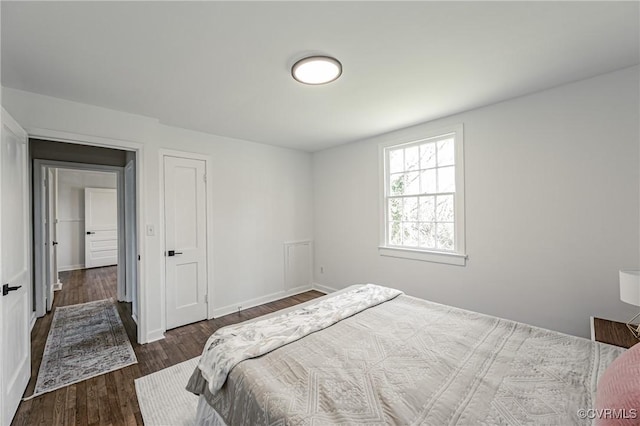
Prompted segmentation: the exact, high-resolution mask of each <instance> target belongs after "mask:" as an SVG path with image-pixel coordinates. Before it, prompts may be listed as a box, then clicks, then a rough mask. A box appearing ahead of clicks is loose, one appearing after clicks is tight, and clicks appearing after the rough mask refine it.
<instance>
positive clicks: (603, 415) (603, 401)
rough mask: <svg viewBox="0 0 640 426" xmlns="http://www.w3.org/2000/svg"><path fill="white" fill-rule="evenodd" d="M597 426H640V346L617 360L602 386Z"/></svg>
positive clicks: (605, 375) (636, 346)
mask: <svg viewBox="0 0 640 426" xmlns="http://www.w3.org/2000/svg"><path fill="white" fill-rule="evenodd" d="M595 408H596V410H595V418H596V425H599V426H609V425H625V426H630V425H640V344H637V345H635V346H632V347H631V349H628V350H627V351H625V352H624V353H623V354H622V355H620V356H619V357H618V358H616V359H615V360H614V361H613V362H612V363H611V364H610V365H609V367H607V369H606V370H605V372H604V374H603V375H602V377H601V378H600V381H599V382H598V390H597V393H596V407H595Z"/></svg>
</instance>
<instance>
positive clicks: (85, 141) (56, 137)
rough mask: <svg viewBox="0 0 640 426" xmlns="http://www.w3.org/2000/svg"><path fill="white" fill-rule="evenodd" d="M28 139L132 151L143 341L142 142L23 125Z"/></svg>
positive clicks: (140, 337) (142, 334)
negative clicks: (134, 156)
mask: <svg viewBox="0 0 640 426" xmlns="http://www.w3.org/2000/svg"><path fill="white" fill-rule="evenodd" d="M25 130H26V132H27V134H28V135H29V137H30V138H35V139H45V140H50V141H54V142H66V143H73V144H76V145H87V146H98V147H103V148H113V149H120V150H124V151H131V152H134V153H135V154H136V159H135V161H136V174H135V177H136V182H135V188H136V197H135V200H136V228H137V230H136V234H137V237H136V242H137V251H138V268H137V271H136V272H137V277H136V278H137V281H136V284H137V285H136V287H137V288H136V294H137V302H138V307H137V312H138V315H137V320H138V323H137V325H138V333H137V335H138V343H140V344H142V343H147V340H148V339H147V337H148V330H147V327H148V326H147V320H146V315H145V314H146V312H147V297H146V296H147V286H146V281H145V277H146V262H145V254H144V252H145V245H144V244H143V241H144V239H143V238H142V235H143V234H142V232H143V229H144V226H143V224H144V223H145V220H146V211H145V208H144V207H145V206H144V203H143V202H142V199H143V198H142V194H144V180H143V176H144V171H145V168H144V166H145V163H146V159H145V150H144V145H143V144H141V143H138V142H133V141H128V140H122V139H111V138H103V137H98V136H91V135H85V134H79V133H70V132H61V131H58V130H51V129H42V128H38V127H27V128H25ZM30 225H31V226H30V229H33V226H34V223H33V218H32V219H31V223H30Z"/></svg>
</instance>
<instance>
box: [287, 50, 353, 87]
mask: <svg viewBox="0 0 640 426" xmlns="http://www.w3.org/2000/svg"><path fill="white" fill-rule="evenodd" d="M341 74H342V64H341V63H340V61H338V60H337V59H335V58H331V57H329V56H309V57H307V58H304V59H300V60H299V61H298V62H296V63H295V64H293V67H291V75H292V76H293V78H295V79H296V80H297V81H299V82H300V83H304V84H326V83H330V82H332V81H334V80H337V79H338V77H340V75H341Z"/></svg>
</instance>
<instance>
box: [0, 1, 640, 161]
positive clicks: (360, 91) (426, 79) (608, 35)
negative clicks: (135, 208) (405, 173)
mask: <svg viewBox="0 0 640 426" xmlns="http://www.w3.org/2000/svg"><path fill="white" fill-rule="evenodd" d="M638 16H639V3H638V2H608V1H607V2H585V3H583V2H494V3H483V2H465V3H463V2H157V3H149V2H128V3H121V2H117V3H114V2H104V3H103V2H64V3H63V2H60V3H58V2H41V3H40V2H6V1H3V2H2V67H3V68H2V84H3V85H4V86H6V87H12V88H16V89H21V90H27V91H31V92H36V93H41V94H45V95H49V96H55V97H59V98H64V99H69V100H73V101H78V102H83V103H88V104H93V105H99V106H103V107H107V108H112V109H117V110H121V111H126V112H131V113H136V114H141V115H145V116H150V117H155V118H158V119H159V120H160V121H161V122H163V123H165V124H168V125H173V126H178V127H184V128H189V129H194V130H199V131H203V132H208V133H213V134H218V135H224V136H229V137H234V138H240V139H246V140H251V141H256V142H263V143H267V144H272V145H279V146H285V147H292V148H298V149H303V150H309V151H314V150H318V149H322V148H326V147H329V146H333V145H337V144H341V143H346V142H350V141H353V140H357V139H362V138H364V137H368V136H372V135H376V134H380V133H384V132H387V131H391V130H394V129H398V128H402V127H406V126H408V125H411V124H416V123H420V122H424V121H428V120H431V119H435V118H438V117H443V116H446V115H450V114H453V113H456V112H460V111H464V110H468V109H471V108H475V107H478V106H481V105H486V104H490V103H494V102H498V101H501V100H504V99H508V98H512V97H515V96H519V95H522V94H526V93H531V92H535V91H538V90H541V89H545V88H549V87H553V86H557V85H560V84H563V83H566V82H570V81H575V80H580V79H583V78H587V77H591V76H594V75H597V74H602V73H605V72H608V71H612V70H615V69H619V68H623V67H627V66H631V65H635V64H638V62H639V61H640V59H639V56H640V54H639V51H640V47H639V29H638V27H639V19H638ZM308 52H317V53H324V54H329V55H333V56H335V57H336V58H338V59H339V60H340V61H341V62H342V64H343V66H344V72H343V75H342V77H341V78H340V79H339V80H338V81H336V82H334V83H332V84H329V85H325V86H306V85H302V84H300V83H297V82H296V81H295V80H293V78H291V76H290V67H291V65H292V64H293V63H294V62H295V61H296V60H297V59H299V58H300V57H302V56H303V55H304V54H305V53H308Z"/></svg>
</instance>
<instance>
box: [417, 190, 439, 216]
mask: <svg viewBox="0 0 640 426" xmlns="http://www.w3.org/2000/svg"><path fill="white" fill-rule="evenodd" d="M418 220H419V221H420V222H433V221H434V220H436V203H435V197H433V196H432V197H420V209H419V215H418Z"/></svg>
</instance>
